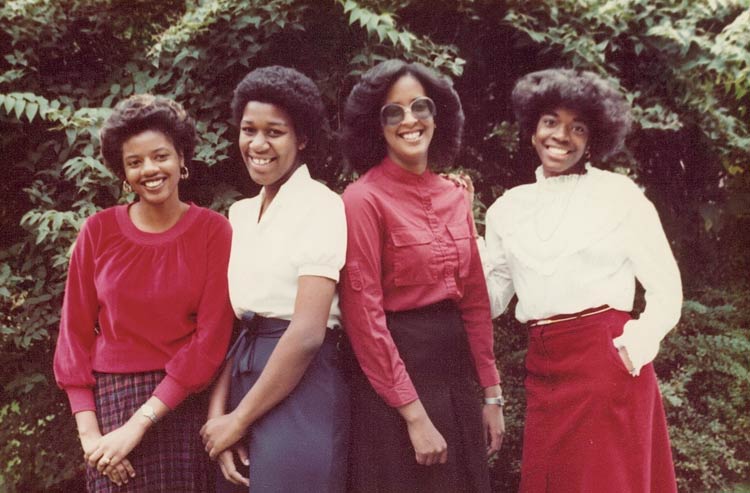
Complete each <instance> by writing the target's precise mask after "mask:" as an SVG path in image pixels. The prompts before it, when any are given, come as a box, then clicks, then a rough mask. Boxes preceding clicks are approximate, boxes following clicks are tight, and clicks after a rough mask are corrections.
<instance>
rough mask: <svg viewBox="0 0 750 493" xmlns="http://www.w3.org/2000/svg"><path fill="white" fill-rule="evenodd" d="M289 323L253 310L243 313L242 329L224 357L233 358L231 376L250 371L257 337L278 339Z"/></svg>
mask: <svg viewBox="0 0 750 493" xmlns="http://www.w3.org/2000/svg"><path fill="white" fill-rule="evenodd" d="M289 323H290V321H289V320H282V319H280V318H266V317H262V316H260V315H256V314H255V313H254V312H247V313H245V314H243V315H242V321H241V322H240V325H241V327H242V331H241V332H240V335H239V337H238V338H237V340H236V341H234V344H233V345H232V348H231V349H230V350H229V352H228V353H227V357H226V360H227V361H228V360H229V359H230V358H234V362H233V364H232V376H233V377H236V376H237V375H239V374H245V373H250V372H251V369H252V367H253V357H254V355H255V351H254V348H255V341H256V340H257V339H259V338H264V339H279V338H280V337H281V336H282V335H283V334H284V332H285V331H286V328H287V327H289Z"/></svg>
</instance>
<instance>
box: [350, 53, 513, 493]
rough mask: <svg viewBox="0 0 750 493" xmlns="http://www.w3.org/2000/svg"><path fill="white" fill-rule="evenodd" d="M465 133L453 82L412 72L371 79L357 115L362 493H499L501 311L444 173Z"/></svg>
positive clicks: (354, 299)
mask: <svg viewBox="0 0 750 493" xmlns="http://www.w3.org/2000/svg"><path fill="white" fill-rule="evenodd" d="M463 120H464V115H463V111H462V109H461V103H460V101H459V99H458V95H457V94H456V92H455V91H454V89H453V87H452V84H451V82H450V81H449V80H446V79H443V78H441V77H438V76H437V75H436V74H434V73H433V72H432V71H430V70H429V69H427V68H426V67H424V66H422V65H420V64H416V63H412V64H407V63H405V62H402V61H399V60H389V61H386V62H383V63H381V64H379V65H377V66H376V67H374V68H372V69H371V70H369V71H368V72H367V73H366V74H365V75H364V76H363V77H362V80H361V81H360V82H359V83H358V84H357V85H356V86H355V87H354V89H353V90H352V92H351V94H350V95H349V98H348V100H347V104H346V108H345V110H344V125H343V132H342V136H343V145H344V148H343V150H344V153H345V155H346V157H347V160H348V162H349V164H350V166H351V167H352V168H353V169H354V170H356V171H358V172H359V173H361V174H362V176H361V177H360V178H359V179H358V180H357V181H356V182H355V183H353V184H352V185H350V186H349V187H348V188H347V189H346V191H345V192H344V204H345V206H346V214H347V228H348V247H347V260H346V267H345V269H344V275H343V276H342V285H341V301H342V305H341V308H342V314H343V316H344V321H345V328H346V331H347V334H348V335H349V338H350V341H351V345H352V347H353V349H354V353H355V355H356V358H357V360H358V362H359V367H361V370H362V371H355V372H354V377H353V394H352V407H353V408H352V420H353V422H352V444H351V449H350V450H351V464H350V470H351V484H350V487H351V488H352V489H353V490H355V491H430V492H435V491H451V492H453V491H489V489H490V485H489V477H488V473H487V460H486V459H487V457H486V455H487V453H491V452H495V451H497V450H498V449H499V448H500V444H501V442H502V435H503V431H504V422H503V415H502V405H503V401H502V395H501V389H500V385H499V381H500V379H499V376H498V372H497V369H496V366H495V359H494V355H493V351H492V347H493V337H492V323H491V320H490V311H489V299H488V295H487V290H486V285H485V282H484V276H483V273H482V266H481V261H480V258H479V256H478V253H477V249H476V244H475V242H474V231H473V222H472V218H471V212H470V210H469V208H468V206H467V204H466V201H465V200H464V197H463V194H462V192H461V190H460V189H457V188H456V187H454V186H453V185H452V184H451V183H449V182H448V181H446V180H444V179H442V178H441V177H440V176H438V175H436V174H434V173H433V172H432V171H431V169H430V168H431V167H433V166H436V165H444V164H449V163H451V162H452V161H453V159H454V158H455V157H456V155H457V153H458V151H459V146H460V141H461V131H462V127H463ZM475 380H477V381H478V382H479V384H480V385H481V387H482V388H483V393H484V398H485V404H484V406H483V407H482V405H481V399H480V396H479V395H476V393H475V390H474V389H475V386H476V384H475Z"/></svg>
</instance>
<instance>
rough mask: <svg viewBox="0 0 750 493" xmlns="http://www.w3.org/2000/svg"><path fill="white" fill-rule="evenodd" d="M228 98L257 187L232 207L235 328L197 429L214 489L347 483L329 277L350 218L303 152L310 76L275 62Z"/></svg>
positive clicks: (316, 127)
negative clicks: (238, 329)
mask: <svg viewBox="0 0 750 493" xmlns="http://www.w3.org/2000/svg"><path fill="white" fill-rule="evenodd" d="M232 110H233V113H234V120H235V121H236V122H237V124H238V125H239V127H240V137H239V147H240V151H241V153H242V159H243V160H244V162H245V166H246V167H247V170H248V172H249V173H250V177H251V178H252V180H253V181H254V182H255V183H257V184H259V185H262V186H263V188H262V190H261V192H260V194H259V195H257V196H256V197H253V198H250V199H244V200H240V201H238V202H237V203H235V204H234V205H232V207H231V208H230V210H229V221H230V223H231V224H232V229H233V240H232V250H231V255H230V260H229V294H230V299H231V302H232V306H233V308H234V312H235V315H236V316H237V317H238V318H239V319H240V320H241V324H242V327H243V330H242V333H241V334H240V336H239V339H238V340H237V341H236V343H235V344H234V346H233V348H232V349H231V350H230V352H229V356H228V357H227V359H228V362H227V366H226V368H225V370H224V372H223V373H222V375H221V376H220V377H219V380H218V382H217V384H216V387H215V389H214V392H213V394H212V397H211V404H210V408H209V418H210V419H209V420H208V422H207V423H206V424H205V425H204V426H203V429H202V430H201V435H202V437H203V441H204V443H205V445H206V451H207V452H209V455H210V456H211V457H212V458H217V459H218V462H219V465H220V468H221V472H222V476H223V478H219V483H220V484H219V485H218V490H219V491H248V487H249V491H251V492H259V491H326V492H329V491H330V492H336V491H343V489H344V486H345V481H346V457H347V447H348V434H349V388H348V384H347V382H346V380H345V379H344V378H343V374H342V372H341V369H340V366H339V361H338V352H337V342H338V337H339V334H340V333H341V329H340V325H339V324H340V322H339V320H340V311H339V303H338V297H337V294H336V284H337V282H338V280H339V271H340V270H341V268H342V267H343V265H344V260H345V255H346V219H345V216H344V205H343V202H342V200H341V198H340V197H339V196H338V195H337V194H335V193H334V192H332V191H331V190H329V189H328V188H327V187H326V186H325V185H323V184H321V183H319V182H317V181H315V180H314V179H312V178H311V177H310V172H309V170H308V168H307V166H306V165H305V164H302V163H303V161H302V156H303V155H304V154H305V153H306V152H308V151H310V150H311V149H312V148H314V147H316V144H317V143H318V140H319V138H320V137H321V136H322V132H321V128H322V126H323V123H324V116H323V115H324V108H323V103H322V101H321V98H320V94H319V92H318V89H317V88H316V86H315V84H314V83H313V82H312V81H311V80H310V79H309V78H308V77H306V76H304V75H303V74H301V73H299V72H297V71H296V70H293V69H290V68H286V67H279V66H273V67H264V68H259V69H256V70H253V71H252V72H250V73H249V74H248V75H247V76H246V77H245V78H244V79H243V80H242V81H241V82H240V84H239V85H238V86H237V88H236V89H235V92H234V98H233V101H232ZM227 411H231V412H228V413H227ZM247 465H249V470H247V471H246V470H244V468H243V466H247Z"/></svg>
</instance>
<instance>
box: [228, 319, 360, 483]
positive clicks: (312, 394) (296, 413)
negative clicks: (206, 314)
mask: <svg viewBox="0 0 750 493" xmlns="http://www.w3.org/2000/svg"><path fill="white" fill-rule="evenodd" d="M243 325H244V328H243V332H242V334H241V335H240V338H239V339H238V340H237V342H236V343H235V345H234V346H233V348H232V349H231V350H230V355H231V356H232V358H233V360H234V364H233V371H232V379H231V388H230V397H229V400H230V403H229V404H230V407H231V408H232V409H234V408H235V407H236V406H237V405H238V404H239V403H240V401H241V400H242V398H243V397H244V396H245V394H246V393H247V392H248V390H250V389H251V388H252V386H253V385H255V382H256V381H257V380H258V377H259V376H260V374H261V372H262V371H263V368H265V366H266V364H267V362H268V358H269V357H270V356H271V353H272V352H273V350H274V348H275V347H276V344H277V343H278V342H279V338H281V336H282V335H283V334H284V332H285V331H286V328H287V326H288V325H289V321H288V320H280V319H272V318H263V317H254V318H252V319H250V318H249V317H246V319H245V320H244V321H243ZM340 336H341V332H340V331H339V330H331V329H328V331H327V333H326V337H325V340H324V342H323V345H322V346H321V348H320V350H319V351H318V354H317V355H316V356H315V358H314V359H313V361H312V362H311V363H310V365H309V366H308V368H307V370H306V372H305V374H304V376H303V377H302V379H301V380H300V382H299V383H298V384H297V386H296V387H295V388H294V390H293V391H292V393H291V394H289V395H288V396H287V397H286V398H285V399H284V400H283V401H281V402H280V403H279V404H277V405H276V407H274V408H273V409H272V410H271V411H269V412H268V413H266V414H265V415H264V416H263V417H262V418H261V419H259V420H258V421H257V422H255V423H253V425H252V426H251V428H250V430H249V432H248V436H247V438H246V443H247V447H248V455H249V461H250V465H249V471H242V472H243V474H247V475H248V476H247V477H248V478H249V480H250V489H249V491H250V492H253V493H257V492H263V493H267V492H278V493H281V492H285V493H287V492H288V493H295V492H312V491H315V492H318V491H319V492H332V493H336V492H342V491H344V489H345V484H346V475H347V473H346V465H347V464H346V457H347V449H348V446H349V414H350V413H349V382H348V381H347V379H346V378H345V375H344V372H343V369H342V365H341V362H340V358H339V351H338V348H337V344H338V341H339V337H340ZM217 491H218V492H220V493H234V492H247V491H248V490H247V488H246V487H241V486H236V485H233V484H232V483H229V482H228V481H226V480H225V479H224V477H223V475H222V474H221V473H220V472H219V473H218V479H217Z"/></svg>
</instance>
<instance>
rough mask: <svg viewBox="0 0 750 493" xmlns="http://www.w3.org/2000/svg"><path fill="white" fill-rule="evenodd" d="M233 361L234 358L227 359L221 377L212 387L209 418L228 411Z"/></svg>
mask: <svg viewBox="0 0 750 493" xmlns="http://www.w3.org/2000/svg"><path fill="white" fill-rule="evenodd" d="M233 363H234V361H233V359H231V358H230V359H229V360H227V362H226V364H225V365H224V369H223V370H222V371H221V373H220V374H219V378H217V379H216V382H214V387H213V389H211V398H210V400H209V402H208V419H211V418H215V417H216V416H221V415H222V414H224V413H225V412H226V407H227V398H228V397H229V384H230V381H231V376H232V365H233Z"/></svg>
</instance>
